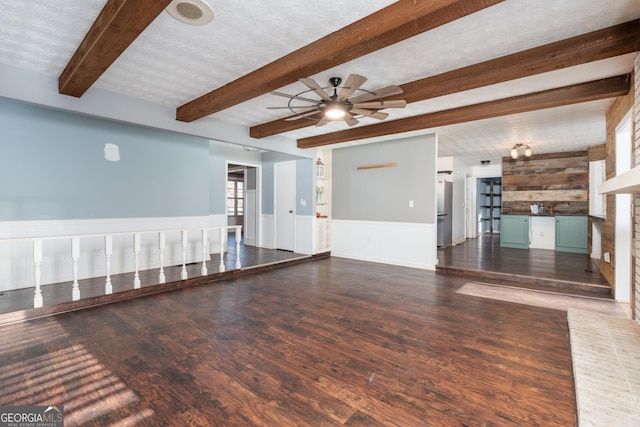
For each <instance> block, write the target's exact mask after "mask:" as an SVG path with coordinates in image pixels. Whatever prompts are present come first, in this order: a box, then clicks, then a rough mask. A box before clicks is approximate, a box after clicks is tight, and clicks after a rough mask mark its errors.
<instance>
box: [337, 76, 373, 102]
mask: <svg viewBox="0 0 640 427" xmlns="http://www.w3.org/2000/svg"><path fill="white" fill-rule="evenodd" d="M366 81H367V78H366V77H362V76H359V75H358V74H349V77H347V81H346V82H345V83H344V86H342V89H340V92H339V93H338V100H339V101H346V100H347V99H349V97H350V96H351V94H352V93H353V92H355V91H356V90H358V88H359V87H360V86H362V85H363V84H364V82H366Z"/></svg>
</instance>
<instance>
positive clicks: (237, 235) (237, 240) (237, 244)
mask: <svg viewBox="0 0 640 427" xmlns="http://www.w3.org/2000/svg"><path fill="white" fill-rule="evenodd" d="M240 240H242V235H241V234H240V227H236V270H240V268H241V267H242V265H241V263H240Z"/></svg>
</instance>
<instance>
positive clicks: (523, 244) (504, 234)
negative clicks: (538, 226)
mask: <svg viewBox="0 0 640 427" xmlns="http://www.w3.org/2000/svg"><path fill="white" fill-rule="evenodd" d="M500 246H502V247H505V248H518V249H529V216H528V215H502V217H501V218H500Z"/></svg>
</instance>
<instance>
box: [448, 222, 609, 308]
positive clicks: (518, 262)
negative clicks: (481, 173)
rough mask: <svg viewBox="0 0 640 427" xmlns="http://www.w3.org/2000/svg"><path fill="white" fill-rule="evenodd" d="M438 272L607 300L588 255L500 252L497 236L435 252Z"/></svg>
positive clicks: (606, 289)
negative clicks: (436, 253)
mask: <svg viewBox="0 0 640 427" xmlns="http://www.w3.org/2000/svg"><path fill="white" fill-rule="evenodd" d="M438 261H439V264H438V266H437V269H438V271H440V272H444V273H447V274H459V275H462V276H466V277H475V278H478V279H480V280H482V279H488V280H490V281H494V282H496V281H497V282H500V283H503V284H512V285H518V286H524V287H532V288H539V289H542V288H546V289H554V290H556V291H562V292H565V293H573V294H578V295H591V296H598V297H606V298H611V287H610V286H609V284H608V283H607V281H606V280H605V279H604V277H603V276H602V274H601V273H600V268H599V265H598V261H596V260H593V259H592V258H591V257H590V256H589V255H584V254H575V253H567V252H556V251H552V250H547V249H514V248H501V247H500V235H499V234H483V235H481V236H480V237H478V238H475V239H467V240H466V241H465V242H463V243H461V244H459V245H455V246H449V247H447V248H444V249H441V248H439V249H438Z"/></svg>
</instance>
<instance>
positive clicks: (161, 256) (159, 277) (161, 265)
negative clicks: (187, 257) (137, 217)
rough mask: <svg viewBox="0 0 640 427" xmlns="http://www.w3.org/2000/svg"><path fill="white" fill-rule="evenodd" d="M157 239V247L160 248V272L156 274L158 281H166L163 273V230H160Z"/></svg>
mask: <svg viewBox="0 0 640 427" xmlns="http://www.w3.org/2000/svg"><path fill="white" fill-rule="evenodd" d="M158 240H159V241H158V247H159V249H160V274H158V283H164V282H166V281H167V277H166V276H165V275H164V245H165V239H164V231H161V232H160V235H159V237H158Z"/></svg>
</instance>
